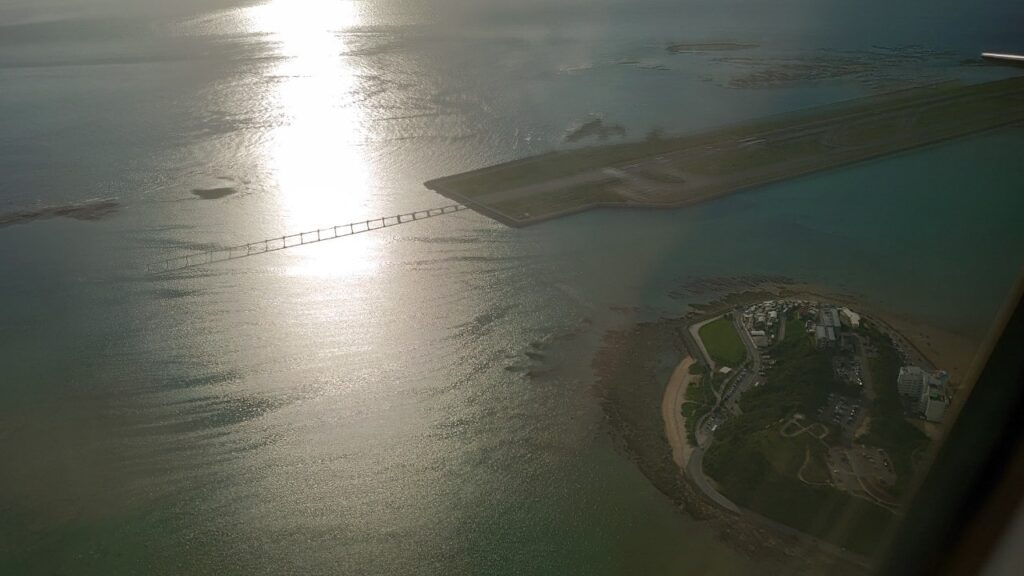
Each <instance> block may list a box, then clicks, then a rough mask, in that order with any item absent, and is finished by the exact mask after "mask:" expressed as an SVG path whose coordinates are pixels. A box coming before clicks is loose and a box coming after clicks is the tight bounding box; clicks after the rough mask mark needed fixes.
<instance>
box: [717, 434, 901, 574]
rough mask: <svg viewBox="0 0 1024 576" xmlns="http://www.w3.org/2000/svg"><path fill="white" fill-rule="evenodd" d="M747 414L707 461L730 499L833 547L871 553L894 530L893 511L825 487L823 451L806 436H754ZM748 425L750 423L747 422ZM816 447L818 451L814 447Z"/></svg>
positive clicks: (720, 437)
mask: <svg viewBox="0 0 1024 576" xmlns="http://www.w3.org/2000/svg"><path fill="white" fill-rule="evenodd" d="M747 420H748V419H747V417H746V414H744V415H743V416H741V417H739V418H733V419H730V420H728V421H727V422H725V423H724V424H722V426H720V427H719V429H718V431H717V432H716V433H715V443H714V444H713V445H712V447H711V449H710V450H709V451H708V452H707V454H705V456H704V470H705V472H706V473H708V475H710V476H711V477H712V478H714V479H715V480H716V481H717V482H718V484H719V486H720V487H721V489H722V492H723V493H725V495H726V496H728V497H729V498H730V499H732V500H733V501H734V502H736V503H737V504H739V505H740V506H743V507H746V508H749V509H751V510H753V511H755V512H757V513H759V514H762V515H764V516H767V517H768V518H771V519H773V520H776V521H778V522H781V523H783V524H786V525H787V526H792V527H794V528H796V529H798V530H800V531H802V532H805V533H807V534H811V535H813V536H816V537H818V538H821V539H823V540H826V541H828V542H831V543H833V544H836V545H839V546H843V547H846V548H850V549H852V550H855V551H857V552H860V553H864V554H870V553H872V552H873V551H874V550H876V549H877V547H878V546H879V545H880V544H882V542H883V538H884V535H885V534H886V530H887V529H888V528H889V527H890V526H891V525H892V522H893V519H894V517H893V515H892V513H891V512H889V511H888V510H886V509H885V508H882V507H880V506H877V505H875V504H872V503H870V502H867V501H865V500H862V499H859V498H856V497H854V496H851V495H849V494H847V493H845V492H841V491H839V490H837V489H835V488H832V487H831V486H812V485H809V484H807V483H805V482H803V481H802V480H800V479H799V473H800V469H801V468H802V467H804V461H805V459H806V458H807V455H808V451H811V452H810V454H811V460H810V462H809V463H808V466H807V467H806V468H805V469H804V477H805V478H806V479H807V480H808V481H812V482H817V481H820V482H824V481H825V480H827V478H828V471H827V469H825V463H824V453H823V450H824V446H822V445H821V443H819V442H817V441H816V440H813V439H812V438H811V437H810V436H808V435H807V434H802V435H800V436H797V437H794V438H783V437H782V436H780V435H779V434H778V426H768V427H760V429H758V430H755V431H750V429H751V428H754V427H756V426H751V424H753V423H752V422H749V421H747ZM744 421H747V422H745V423H744ZM815 445H817V447H815Z"/></svg>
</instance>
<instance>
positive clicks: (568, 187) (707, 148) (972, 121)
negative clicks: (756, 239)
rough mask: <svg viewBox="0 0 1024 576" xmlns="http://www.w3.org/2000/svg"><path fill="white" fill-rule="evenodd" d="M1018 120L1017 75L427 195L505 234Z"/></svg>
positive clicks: (586, 151)
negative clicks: (487, 220) (491, 222)
mask: <svg viewBox="0 0 1024 576" xmlns="http://www.w3.org/2000/svg"><path fill="white" fill-rule="evenodd" d="M1021 121H1024V77H1014V78H1009V79H1005V80H998V81H994V82H987V83H983V84H973V85H963V84H960V83H956V82H948V83H943V84H937V85H933V86H927V87H924V88H915V89H910V90H902V91H899V92H893V93H891V94H885V95H881V96H872V97H869V98H862V99H857V100H851V101H847V102H841V103H838V104H833V105H829V106H823V107H818V108H812V109H809V110H803V111H798V112H793V113H787V114H782V115H778V116H771V117H768V118H763V119H760V120H755V121H751V122H745V123H742V124H738V125H734V126H729V127H725V128H721V129H717V130H713V131H710V132H705V133H701V134H693V135H686V136H678V137H670V138H649V139H647V140H645V141H642V142H630V143H623V144H613V145H606V146H594V147H588V148H579V149H574V150H566V151H560V152H552V153H548V154H542V155H539V156H532V157H529V158H524V159H521V160H515V161H512V162H507V163H504V164H498V165H496V166H490V167H487V168H482V169H479V170H473V171H471V172H465V173H462V174H456V175H453V176H448V177H445V178H438V179H435V180H430V181H428V182H426V183H425V185H426V187H427V188H430V189H431V190H434V191H436V192H438V193H440V194H442V195H444V196H446V197H448V198H451V199H452V200H455V201H456V202H459V203H461V204H465V205H466V206H468V207H469V208H471V209H473V210H475V211H477V212H480V213H481V214H484V215H486V216H489V217H491V218H494V219H495V220H498V221H499V222H502V223H504V224H506V225H508V226H514V227H521V226H528V225H530V224H535V223H537V222H541V221H544V220H549V219H552V218H557V217H560V216H566V215H569V214H575V213H577V212H582V211H584V210H589V209H591V208H597V207H647V208H676V207H680V206H685V205H689V204H694V203H697V202H702V201H705V200H709V199H712V198H716V197H719V196H723V195H726V194H731V193H733V192H736V191H739V190H744V189H748V188H752V187H756V186H760V185H763V184H768V183H771V182H777V181H781V180H786V179H789V178H794V177H797V176H801V175H804V174H809V173H812V172H817V171H820V170H826V169H829V168H835V167H838V166H843V165H846V164H851V163H854V162H859V161H862V160H867V159H869V158H875V157H879V156H884V155H887V154H892V153H895V152H900V151H904V150H909V149H912V148H917V147H920V146H926V145H928V144H934V143H936V142H941V141H944V140H949V139H952V138H957V137H961V136H966V135H969V134H973V133H977V132H982V131H985V130H990V129H993V128H997V127H1000V126H1005V125H1008V124H1013V123H1016V122H1021Z"/></svg>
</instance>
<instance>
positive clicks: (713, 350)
mask: <svg viewBox="0 0 1024 576" xmlns="http://www.w3.org/2000/svg"><path fill="white" fill-rule="evenodd" d="M700 339H701V340H702V341H703V342H704V347H705V348H707V350H708V354H710V355H711V359H712V360H714V361H715V363H716V364H721V365H724V366H732V367H736V366H739V365H740V364H742V363H743V361H744V360H746V359H747V349H746V347H744V346H743V341H742V340H740V336H739V334H737V333H736V328H735V327H734V326H733V325H732V320H729V319H728V318H726V317H725V316H723V317H721V318H719V319H717V320H715V321H714V322H709V323H707V324H705V325H704V326H701V328H700Z"/></svg>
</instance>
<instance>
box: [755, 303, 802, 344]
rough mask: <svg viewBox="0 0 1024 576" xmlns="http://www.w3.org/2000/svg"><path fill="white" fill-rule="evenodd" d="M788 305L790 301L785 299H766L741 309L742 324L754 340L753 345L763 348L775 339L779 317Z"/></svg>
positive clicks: (787, 308) (781, 316) (782, 315)
mask: <svg viewBox="0 0 1024 576" xmlns="http://www.w3.org/2000/svg"><path fill="white" fill-rule="evenodd" d="M790 306H792V303H791V302H788V301H785V300H766V301H764V302H759V303H757V304H752V305H750V306H748V307H747V308H745V309H744V310H743V325H744V326H746V328H747V332H748V333H749V334H750V339H751V340H753V341H754V346H757V347H758V348H764V347H766V346H769V345H771V343H772V342H774V341H775V339H776V337H777V336H778V333H779V322H780V318H783V317H784V314H785V313H786V311H787V310H789V308H790Z"/></svg>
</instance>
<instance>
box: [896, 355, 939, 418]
mask: <svg viewBox="0 0 1024 576" xmlns="http://www.w3.org/2000/svg"><path fill="white" fill-rule="evenodd" d="M948 384H949V373H948V372H946V371H945V370H935V371H931V372H929V371H927V370H924V369H922V368H920V367H918V366H904V367H902V368H900V375H899V376H898V377H897V379H896V389H897V390H898V391H899V393H900V396H903V397H904V398H907V399H909V400H910V402H911V405H912V407H913V408H914V409H915V410H916V411H917V412H918V413H920V414H921V416H922V417H924V419H925V420H929V421H931V422H938V421H939V420H942V417H943V415H945V413H946V408H948V407H949V392H948V391H947V387H948Z"/></svg>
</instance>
